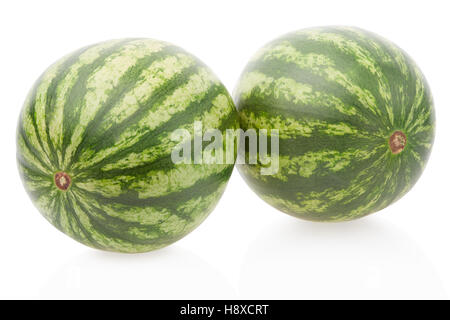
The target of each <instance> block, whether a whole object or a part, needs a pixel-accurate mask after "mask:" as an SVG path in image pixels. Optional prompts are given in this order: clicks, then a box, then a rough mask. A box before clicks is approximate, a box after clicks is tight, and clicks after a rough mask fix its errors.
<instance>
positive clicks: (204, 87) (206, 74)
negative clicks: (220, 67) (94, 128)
mask: <svg viewBox="0 0 450 320" xmlns="http://www.w3.org/2000/svg"><path fill="white" fill-rule="evenodd" d="M217 83H218V80H217V79H216V78H215V77H214V76H212V75H211V73H210V71H209V70H207V69H206V68H202V69H200V71H199V72H198V73H196V74H194V75H192V76H191V77H190V78H189V81H188V82H187V83H186V84H185V85H183V86H181V87H179V88H177V89H176V90H175V91H174V92H173V93H172V94H171V95H170V96H168V97H167V98H166V99H165V100H164V101H163V102H162V103H161V104H160V105H158V106H155V107H154V108H152V109H151V110H149V111H148V112H147V114H146V115H145V116H144V117H143V118H142V119H141V120H140V121H139V123H138V124H137V126H133V127H130V128H129V129H127V130H125V132H123V133H122V134H121V135H120V136H119V137H118V139H117V140H116V142H115V144H114V146H112V147H110V148H106V149H103V150H100V151H98V152H96V153H95V154H86V155H85V156H84V157H83V158H80V161H79V164H78V166H77V168H78V169H84V168H88V167H90V166H92V165H94V164H96V163H98V162H100V161H102V160H104V159H105V158H107V157H109V156H112V155H114V154H116V153H117V152H119V151H121V150H123V149H125V148H128V147H131V146H133V145H135V144H137V143H139V142H140V140H141V138H142V137H143V136H144V135H145V134H147V133H148V132H150V131H152V130H154V129H156V128H157V127H159V126H161V125H163V124H164V123H166V122H167V121H169V120H170V119H171V117H172V116H173V115H174V114H177V113H180V112H183V111H185V110H186V108H187V107H188V106H189V105H190V104H191V103H192V102H194V101H198V100H200V99H201V98H202V97H204V96H205V95H206V94H207V92H208V89H209V88H211V87H212V86H213V85H214V84H217ZM89 155H93V157H92V158H91V159H87V157H88V156H89Z"/></svg>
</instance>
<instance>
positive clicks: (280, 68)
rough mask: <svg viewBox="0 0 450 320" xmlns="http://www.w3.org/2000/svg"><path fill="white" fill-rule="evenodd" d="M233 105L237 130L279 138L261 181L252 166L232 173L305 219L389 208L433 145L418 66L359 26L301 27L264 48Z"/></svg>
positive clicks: (349, 215) (259, 164)
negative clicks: (274, 166)
mask: <svg viewBox="0 0 450 320" xmlns="http://www.w3.org/2000/svg"><path fill="white" fill-rule="evenodd" d="M235 102H236V106H237V109H238V114H239V119H240V120H239V121H240V125H241V128H242V129H243V130H248V129H255V130H260V129H267V130H268V131H269V132H271V130H273V129H277V130H278V137H279V158H278V161H279V163H278V170H277V171H276V172H274V173H273V174H271V175H264V174H261V169H262V168H263V167H265V164H264V163H262V162H261V161H259V162H256V163H254V164H242V165H241V164H239V165H238V170H239V172H240V173H241V175H242V176H243V177H244V179H245V180H246V181H247V183H248V184H249V186H250V187H251V188H252V189H253V190H254V191H255V192H256V193H257V194H258V195H259V196H260V197H261V198H262V199H263V200H265V201H266V202H267V203H269V204H270V205H272V206H273V207H275V208H277V209H279V210H281V211H283V212H285V213H287V214H290V215H293V216H295V217H299V218H303V219H307V220H313V221H344V220H352V219H356V218H360V217H363V216H365V215H367V214H370V213H373V212H376V211H379V210H381V209H383V208H385V207H387V206H388V205H390V204H391V203H393V202H394V201H396V200H398V199H399V198H401V197H402V196H403V195H405V194H406V193H407V192H408V191H409V190H410V189H411V187H412V186H413V185H414V184H415V183H416V181H417V180H418V178H419V176H420V175H421V173H422V171H423V170H424V167H425V165H426V163H427V160H428V157H429V154H430V150H431V147H432V144H433V139H434V130H435V115H434V109H433V102H432V96H431V93H430V89H429V87H428V85H427V82H426V80H425V78H424V76H423V75H422V73H421V71H420V70H419V68H418V67H417V66H416V64H415V63H414V62H413V61H412V60H411V58H410V57H409V56H408V55H407V54H406V53H405V52H404V51H402V50H401V49H400V48H399V47H397V46H396V45H394V44H393V43H391V42H389V41H387V40H385V39H383V38H381V37H380V36H377V35H375V34H373V33H371V32H367V31H364V30H361V29H359V28H353V27H319V28H311V29H305V30H300V31H297V32H292V33H289V34H286V35H284V36H282V37H280V38H277V39H275V40H274V41H272V42H270V43H268V44H267V45H266V46H264V47H263V48H262V49H261V50H260V51H258V52H257V54H256V55H255V56H254V57H253V58H252V59H251V61H250V62H249V63H248V65H247V66H246V68H245V70H244V71H243V73H242V75H241V78H240V80H239V82H238V85H237V87H236V91H235ZM274 132H275V131H274ZM245 151H246V152H248V148H246V149H245Z"/></svg>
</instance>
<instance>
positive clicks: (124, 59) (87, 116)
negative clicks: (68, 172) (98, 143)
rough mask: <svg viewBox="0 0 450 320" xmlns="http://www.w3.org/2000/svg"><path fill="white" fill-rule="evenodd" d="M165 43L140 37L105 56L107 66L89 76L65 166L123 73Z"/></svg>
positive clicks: (66, 154) (67, 151)
mask: <svg viewBox="0 0 450 320" xmlns="http://www.w3.org/2000/svg"><path fill="white" fill-rule="evenodd" d="M163 46H164V44H162V43H160V42H158V41H155V42H149V41H148V40H136V41H133V42H130V43H128V44H126V45H124V46H123V47H122V48H121V50H120V52H117V53H115V54H112V55H111V56H110V57H108V58H107V59H106V60H105V63H104V65H103V66H101V67H100V68H99V69H98V70H96V71H95V72H94V73H93V74H92V75H91V76H90V77H89V79H88V81H87V84H86V88H87V93H86V96H85V97H84V103H83V105H82V106H81V111H80V118H79V120H78V123H77V125H76V127H75V130H74V132H73V135H72V137H71V141H70V144H69V146H68V147H67V149H66V152H65V157H64V167H67V166H68V164H69V163H70V161H71V158H72V157H73V155H74V153H75V151H76V149H77V147H78V146H79V144H80V143H81V141H82V139H83V133H84V132H85V130H86V127H87V126H88V124H89V123H90V122H91V121H92V120H93V119H94V117H95V115H96V114H97V112H98V110H99V109H100V108H101V106H102V105H103V104H104V103H105V101H106V100H107V98H108V94H109V92H110V90H112V89H113V88H114V87H116V86H117V84H118V82H119V80H120V78H121V76H122V75H123V74H125V72H126V71H127V70H128V69H130V68H131V67H132V66H134V65H135V64H136V63H137V61H138V60H139V59H141V58H143V57H145V56H148V55H150V54H152V53H153V52H157V51H159V50H161V49H162V47H163Z"/></svg>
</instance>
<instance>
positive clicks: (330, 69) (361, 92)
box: [263, 41, 381, 116]
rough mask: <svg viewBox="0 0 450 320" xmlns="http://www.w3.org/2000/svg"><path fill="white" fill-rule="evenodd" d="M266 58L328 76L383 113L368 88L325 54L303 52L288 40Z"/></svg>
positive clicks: (364, 104)
mask: <svg viewBox="0 0 450 320" xmlns="http://www.w3.org/2000/svg"><path fill="white" fill-rule="evenodd" d="M263 59H264V60H267V59H277V60H279V61H280V62H291V63H294V64H295V65H297V66H299V67H300V68H302V69H306V70H309V71H310V72H312V73H314V74H316V75H319V76H321V77H324V78H326V79H327V80H329V81H332V82H336V83H338V84H340V85H341V86H342V87H344V88H345V89H346V90H347V91H349V92H350V93H351V94H353V95H355V96H356V97H358V100H359V101H360V103H361V104H362V105H363V106H364V107H365V108H367V109H369V110H370V111H371V112H372V113H373V114H376V115H379V116H380V115H381V112H380V110H379V108H378V107H377V104H376V100H375V97H374V96H373V95H372V93H371V92H370V91H369V90H367V89H362V88H361V87H359V86H358V85H356V84H355V83H353V82H352V81H351V79H350V78H349V77H347V76H346V75H345V74H344V73H342V72H341V71H339V70H338V69H337V68H336V66H335V65H334V63H333V62H332V61H331V60H330V59H329V58H327V57H326V56H324V55H320V54H312V53H311V54H302V53H301V52H300V51H298V50H297V49H296V48H294V47H293V46H292V45H291V44H290V43H289V42H288V41H284V42H283V43H281V44H279V45H276V46H274V47H273V48H272V49H271V50H270V51H268V52H266V54H265V55H264V58H263Z"/></svg>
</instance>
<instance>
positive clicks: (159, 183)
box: [77, 164, 229, 199]
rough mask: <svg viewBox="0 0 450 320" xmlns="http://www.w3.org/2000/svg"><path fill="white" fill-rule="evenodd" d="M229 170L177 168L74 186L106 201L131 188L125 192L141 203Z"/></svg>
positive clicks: (219, 167) (220, 167)
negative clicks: (135, 193)
mask: <svg viewBox="0 0 450 320" xmlns="http://www.w3.org/2000/svg"><path fill="white" fill-rule="evenodd" d="M228 168H229V165H228V164H214V165H207V166H204V165H193V164H177V165H176V166H175V168H173V169H170V170H152V171H149V172H148V173H147V174H146V175H145V176H143V177H140V178H136V177H134V176H117V177H114V178H112V179H87V180H86V181H84V182H77V187H78V188H80V189H82V190H85V191H88V192H92V193H99V194H101V195H102V196H104V197H106V198H115V197H118V196H120V195H122V194H123V193H124V192H125V190H123V189H122V187H123V185H124V184H128V183H129V184H130V185H129V187H128V190H131V191H135V192H137V193H138V197H139V198H140V199H145V198H149V197H160V196H164V195H168V194H170V193H173V192H179V191H182V190H183V189H185V188H188V187H191V186H193V185H194V184H195V183H197V182H199V181H200V180H203V179H206V178H208V177H209V176H211V175H213V174H218V173H220V172H222V171H223V170H226V169H228Z"/></svg>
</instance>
